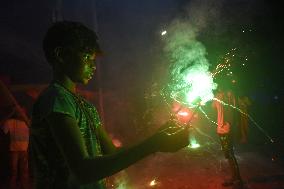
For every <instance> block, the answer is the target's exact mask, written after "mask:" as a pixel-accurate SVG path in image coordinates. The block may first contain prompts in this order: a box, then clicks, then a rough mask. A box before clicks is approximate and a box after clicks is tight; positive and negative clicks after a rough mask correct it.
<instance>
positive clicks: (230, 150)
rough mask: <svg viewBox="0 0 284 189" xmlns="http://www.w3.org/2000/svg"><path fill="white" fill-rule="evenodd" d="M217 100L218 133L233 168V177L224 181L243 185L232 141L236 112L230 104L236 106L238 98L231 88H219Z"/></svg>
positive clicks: (225, 184)
mask: <svg viewBox="0 0 284 189" xmlns="http://www.w3.org/2000/svg"><path fill="white" fill-rule="evenodd" d="M215 96H216V97H215V98H216V100H214V101H213V107H214V108H216V110H217V124H218V126H217V134H218V135H219V138H220V143H221V147H222V151H223V152H224V155H225V158H226V159H227V160H228V163H229V167H230V170H231V178H230V179H228V180H225V181H224V182H223V186H232V185H233V186H235V187H241V186H242V179H241V176H240V171H239V166H238V162H237V160H236V157H235V155H234V147H233V142H232V132H231V130H232V127H233V125H234V112H233V109H232V107H230V105H232V106H235V105H236V100H235V96H234V94H233V92H232V91H231V90H227V91H223V90H222V89H221V88H219V90H218V92H217V94H216V95H215Z"/></svg>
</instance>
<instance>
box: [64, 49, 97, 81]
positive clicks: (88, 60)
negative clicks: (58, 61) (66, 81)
mask: <svg viewBox="0 0 284 189" xmlns="http://www.w3.org/2000/svg"><path fill="white" fill-rule="evenodd" d="M95 60H96V53H95V51H88V52H78V51H75V52H72V53H70V56H68V57H66V59H65V61H64V62H65V64H64V70H65V72H66V74H67V76H68V77H69V78H70V79H71V80H72V81H73V82H75V83H82V84H87V83H88V82H89V81H90V80H91V79H92V77H93V74H94V72H95V70H96V65H95Z"/></svg>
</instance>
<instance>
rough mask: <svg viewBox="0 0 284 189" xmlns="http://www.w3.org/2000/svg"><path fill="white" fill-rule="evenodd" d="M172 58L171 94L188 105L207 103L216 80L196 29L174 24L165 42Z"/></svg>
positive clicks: (183, 24) (169, 88) (211, 95)
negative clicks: (197, 36)
mask: <svg viewBox="0 0 284 189" xmlns="http://www.w3.org/2000/svg"><path fill="white" fill-rule="evenodd" d="M165 42H166V43H165V51H166V52H167V54H168V55H169V58H170V62H171V65H170V81H169V83H168V86H167V93H169V96H170V97H171V98H172V99H174V100H176V101H178V102H180V103H182V104H185V105H189V106H194V105H195V104H196V103H197V102H201V103H206V102H207V101H209V100H211V99H212V98H213V92H212V91H213V89H215V88H216V84H215V83H214V82H213V78H212V76H211V73H210V72H209V66H210V64H209V62H208V60H207V58H206V48H205V47H204V45H203V44H202V43H201V42H199V41H198V40H197V39H196V35H195V32H194V29H193V28H192V27H191V26H190V25H189V24H187V23H185V22H184V23H182V22H180V21H177V22H175V23H174V24H172V26H171V28H170V30H169V32H168V36H167V38H166V41H165Z"/></svg>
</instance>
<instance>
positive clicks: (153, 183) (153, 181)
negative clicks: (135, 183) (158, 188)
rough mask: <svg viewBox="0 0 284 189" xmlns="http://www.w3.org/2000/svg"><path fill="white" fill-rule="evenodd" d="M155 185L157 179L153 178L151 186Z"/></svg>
mask: <svg viewBox="0 0 284 189" xmlns="http://www.w3.org/2000/svg"><path fill="white" fill-rule="evenodd" d="M155 185H157V181H156V179H154V180H152V181H151V182H150V183H149V186H155Z"/></svg>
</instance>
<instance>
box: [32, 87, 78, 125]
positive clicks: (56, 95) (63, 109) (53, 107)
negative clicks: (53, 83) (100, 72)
mask: <svg viewBox="0 0 284 189" xmlns="http://www.w3.org/2000/svg"><path fill="white" fill-rule="evenodd" d="M51 113H62V114H66V115H68V116H71V117H72V118H75V119H76V102H75V101H74V98H73V97H72V95H71V94H69V93H67V92H66V91H64V90H61V89H60V88H56V87H53V88H51V89H50V90H48V91H47V92H46V93H45V94H44V95H43V96H41V98H40V99H39V100H38V101H37V102H36V105H35V106H34V109H33V119H34V120H37V121H41V120H42V119H45V118H46V117H48V116H49V115H50V114H51Z"/></svg>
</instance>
